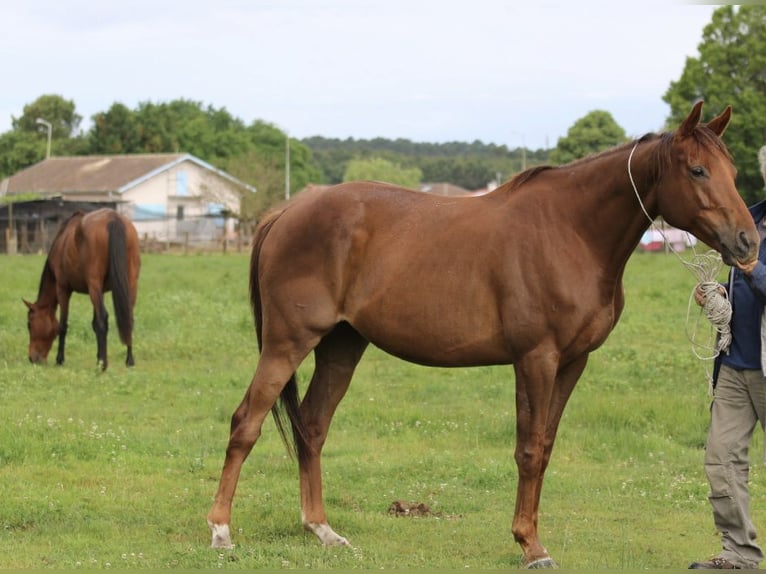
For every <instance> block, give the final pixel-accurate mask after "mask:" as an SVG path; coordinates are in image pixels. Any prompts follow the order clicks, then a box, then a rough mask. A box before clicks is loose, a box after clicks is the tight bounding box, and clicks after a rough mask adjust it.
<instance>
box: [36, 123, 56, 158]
mask: <svg viewBox="0 0 766 574" xmlns="http://www.w3.org/2000/svg"><path fill="white" fill-rule="evenodd" d="M35 123H36V124H40V125H42V126H45V127H46V128H48V146H47V147H46V148H45V159H48V158H50V157H51V134H52V132H53V126H52V125H51V123H50V122H46V121H45V120H44V119H42V118H37V119H36V120H35Z"/></svg>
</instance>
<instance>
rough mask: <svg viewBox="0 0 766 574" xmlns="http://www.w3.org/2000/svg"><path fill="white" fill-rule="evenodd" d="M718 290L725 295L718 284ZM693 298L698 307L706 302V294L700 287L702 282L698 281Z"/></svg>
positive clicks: (724, 291)
mask: <svg viewBox="0 0 766 574" xmlns="http://www.w3.org/2000/svg"><path fill="white" fill-rule="evenodd" d="M718 292H719V293H720V294H721V295H723V296H725V295H726V290H725V289H724V288H723V287H722V286H720V285H719V286H718ZM694 300H695V301H696V302H697V305H699V306H700V307H704V306H705V303H706V302H707V296H706V295H705V292H704V291H703V289H702V284H701V283H700V284H699V285H697V288H696V289H695V290H694Z"/></svg>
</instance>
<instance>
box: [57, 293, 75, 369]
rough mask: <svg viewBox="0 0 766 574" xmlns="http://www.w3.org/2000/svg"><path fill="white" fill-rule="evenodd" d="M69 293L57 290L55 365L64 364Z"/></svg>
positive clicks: (67, 329)
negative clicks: (57, 311) (57, 342)
mask: <svg viewBox="0 0 766 574" xmlns="http://www.w3.org/2000/svg"><path fill="white" fill-rule="evenodd" d="M70 296H71V293H70V292H68V291H67V290H66V289H59V290H58V299H59V346H58V350H57V351H56V364H57V365H63V364H64V350H65V348H66V335H67V331H69V297H70Z"/></svg>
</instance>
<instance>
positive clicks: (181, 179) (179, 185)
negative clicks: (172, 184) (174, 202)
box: [176, 171, 189, 195]
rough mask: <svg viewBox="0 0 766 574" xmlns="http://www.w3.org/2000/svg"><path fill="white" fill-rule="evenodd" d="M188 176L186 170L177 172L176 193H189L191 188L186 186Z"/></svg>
mask: <svg viewBox="0 0 766 574" xmlns="http://www.w3.org/2000/svg"><path fill="white" fill-rule="evenodd" d="M186 185H187V178H186V172H185V171H179V172H177V173H176V195H189V190H188V189H187V187H186Z"/></svg>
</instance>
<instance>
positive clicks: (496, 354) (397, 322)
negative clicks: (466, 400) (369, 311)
mask: <svg viewBox="0 0 766 574" xmlns="http://www.w3.org/2000/svg"><path fill="white" fill-rule="evenodd" d="M464 315H465V314H464V313H463V312H461V311H457V310H451V309H449V308H445V309H444V310H443V312H442V313H440V314H439V315H434V314H432V313H428V312H426V310H425V309H424V308H422V307H421V308H416V307H413V308H412V309H411V310H410V312H409V313H406V314H397V313H391V312H389V313H385V312H382V313H376V314H375V315H374V316H367V315H365V314H360V315H359V316H357V317H356V318H355V319H353V318H352V319H350V320H349V323H350V324H351V325H352V326H353V327H354V328H355V329H356V330H357V331H359V332H360V333H361V334H362V336H364V337H365V338H366V339H367V340H368V341H370V342H371V343H372V344H373V345H375V346H376V347H380V348H381V349H383V350H384V351H386V352H387V353H390V354H392V355H394V356H396V357H399V358H402V359H404V360H407V361H411V362H413V363H418V364H422V365H431V366H443V367H457V366H472V365H494V364H505V363H510V362H512V360H511V357H510V353H509V351H508V347H507V345H506V341H505V339H504V337H503V332H502V329H501V326H500V325H499V324H495V323H494V322H493V321H491V320H489V319H487V318H485V320H481V319H478V318H477V317H470V318H466V317H465V316H464Z"/></svg>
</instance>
